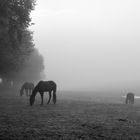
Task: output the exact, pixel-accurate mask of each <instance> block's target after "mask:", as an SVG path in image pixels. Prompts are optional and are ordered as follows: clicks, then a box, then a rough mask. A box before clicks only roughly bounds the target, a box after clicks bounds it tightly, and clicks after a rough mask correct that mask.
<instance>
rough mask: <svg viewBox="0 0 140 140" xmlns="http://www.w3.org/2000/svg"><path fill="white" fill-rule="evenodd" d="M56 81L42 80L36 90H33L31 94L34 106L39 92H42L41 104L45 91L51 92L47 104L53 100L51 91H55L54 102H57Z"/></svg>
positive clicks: (31, 101) (31, 102)
mask: <svg viewBox="0 0 140 140" xmlns="http://www.w3.org/2000/svg"><path fill="white" fill-rule="evenodd" d="M56 87H57V85H56V83H55V82H54V81H40V82H39V83H38V84H37V85H36V86H35V88H34V90H33V91H32V95H31V96H30V105H31V106H32V105H33V104H34V101H35V96H36V94H37V92H39V93H40V95H41V99H42V100H41V105H43V95H44V92H49V100H48V102H47V104H49V103H50V100H51V93H52V91H53V103H54V104H55V103H56Z"/></svg>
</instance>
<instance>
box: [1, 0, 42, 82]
mask: <svg viewBox="0 0 140 140" xmlns="http://www.w3.org/2000/svg"><path fill="white" fill-rule="evenodd" d="M34 6H35V0H0V77H1V78H2V79H3V80H6V81H7V80H8V81H10V80H12V79H13V75H15V74H16V73H20V71H22V70H23V69H24V68H25V65H26V66H27V62H28V60H29V59H30V57H31V56H32V54H34V52H35V51H36V49H35V48H34V43H33V37H32V34H33V33H32V32H31V31H29V30H28V27H29V26H30V25H31V24H32V23H31V17H30V12H31V11H32V10H33V9H34ZM37 58H38V59H40V57H37ZM42 62H43V61H42ZM41 68H43V67H41ZM17 75H18V74H17Z"/></svg>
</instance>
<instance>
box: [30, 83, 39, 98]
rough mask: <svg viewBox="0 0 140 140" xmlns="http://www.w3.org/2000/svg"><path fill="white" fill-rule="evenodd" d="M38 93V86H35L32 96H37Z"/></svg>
mask: <svg viewBox="0 0 140 140" xmlns="http://www.w3.org/2000/svg"><path fill="white" fill-rule="evenodd" d="M37 92H38V84H37V85H36V86H35V88H34V89H33V91H32V95H31V96H35V95H36V94H37Z"/></svg>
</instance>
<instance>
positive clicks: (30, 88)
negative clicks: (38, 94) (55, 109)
mask: <svg viewBox="0 0 140 140" xmlns="http://www.w3.org/2000/svg"><path fill="white" fill-rule="evenodd" d="M33 89H34V84H33V83H28V82H25V83H24V84H23V85H22V87H21V89H20V96H22V95H23V94H24V91H25V92H26V96H30V95H31V94H32V91H33Z"/></svg>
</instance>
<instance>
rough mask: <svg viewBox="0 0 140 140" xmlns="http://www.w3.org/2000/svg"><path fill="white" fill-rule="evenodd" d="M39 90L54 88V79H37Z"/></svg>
mask: <svg viewBox="0 0 140 140" xmlns="http://www.w3.org/2000/svg"><path fill="white" fill-rule="evenodd" d="M37 86H38V88H39V90H42V91H46V90H56V83H55V82H54V81H39V83H38V84H37Z"/></svg>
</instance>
